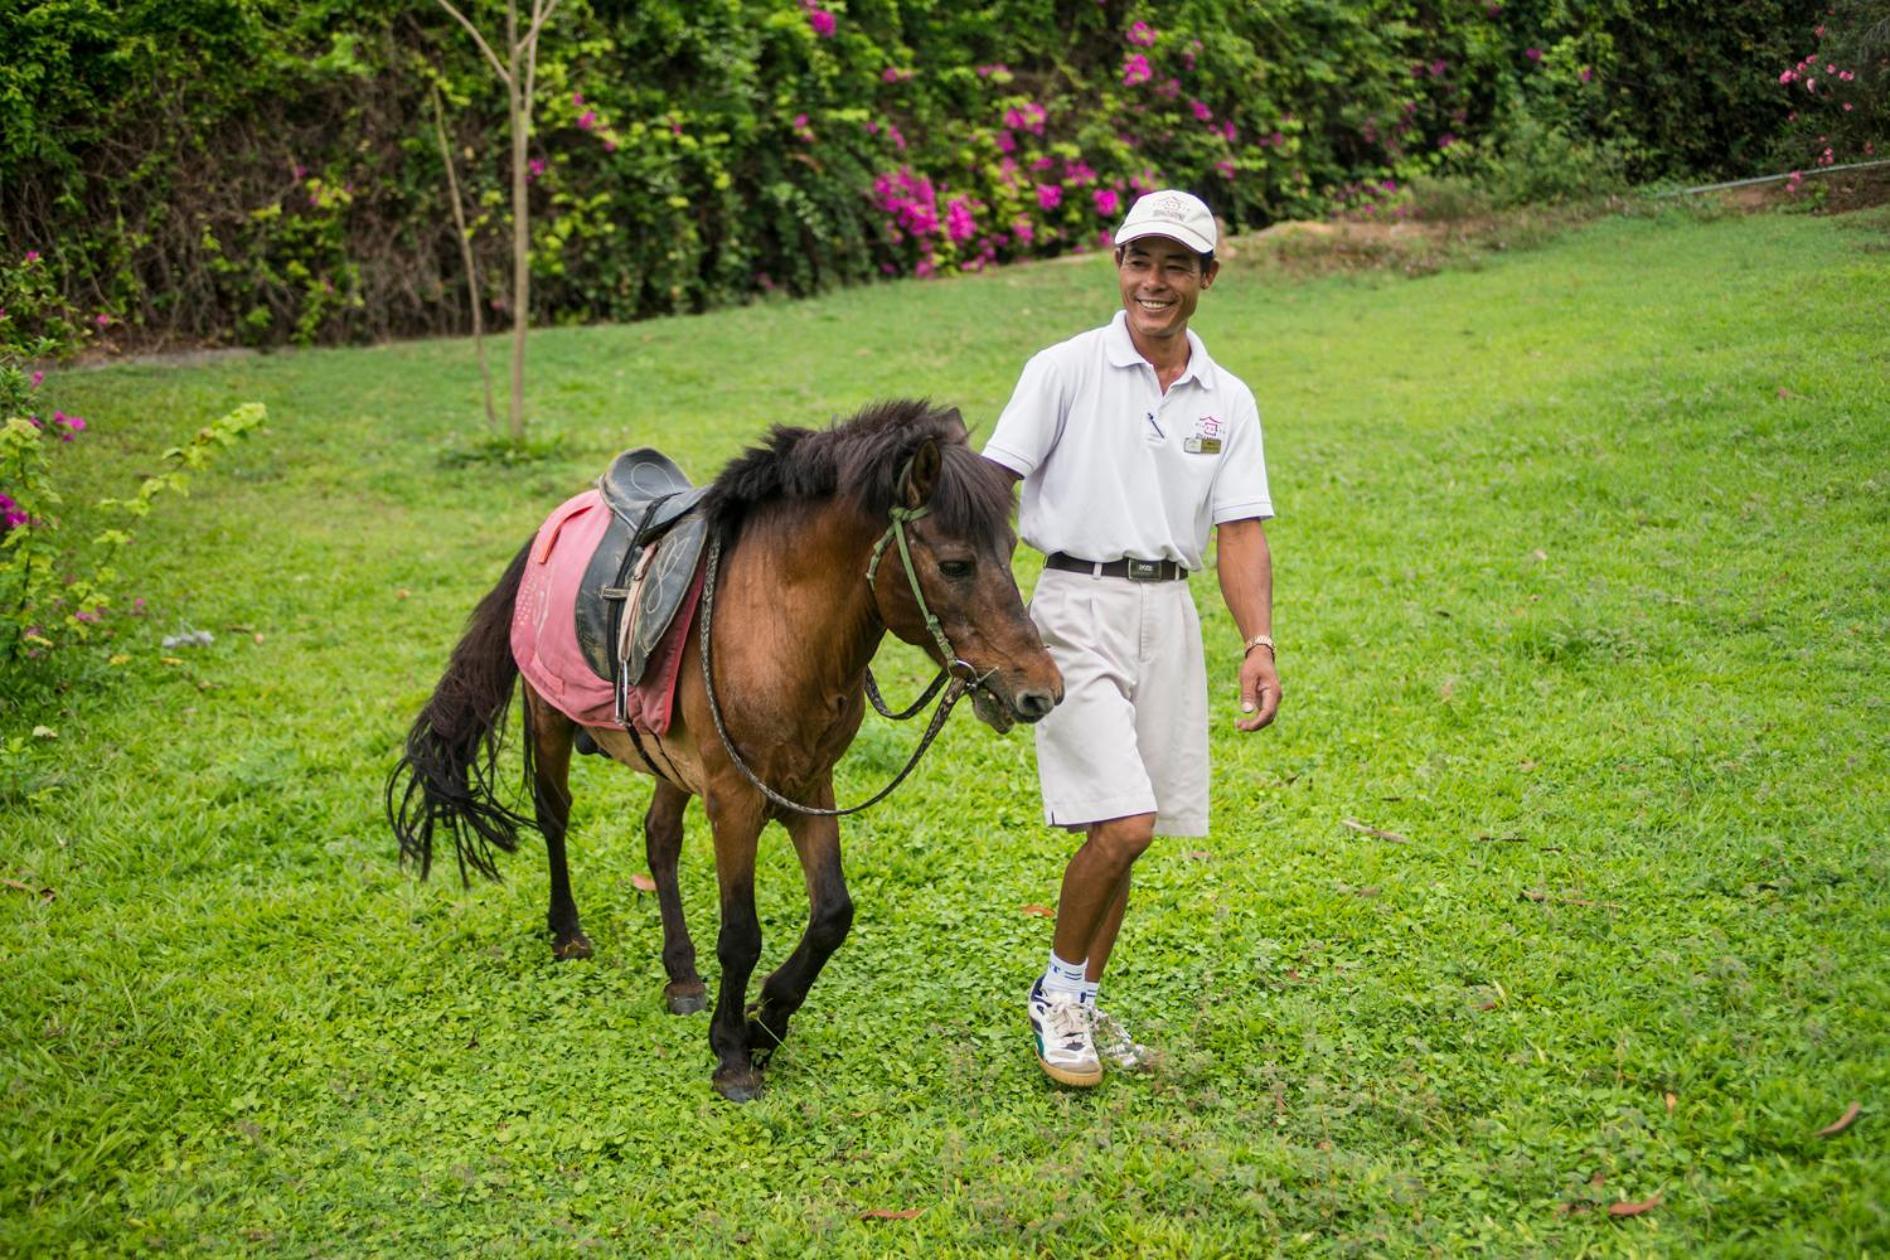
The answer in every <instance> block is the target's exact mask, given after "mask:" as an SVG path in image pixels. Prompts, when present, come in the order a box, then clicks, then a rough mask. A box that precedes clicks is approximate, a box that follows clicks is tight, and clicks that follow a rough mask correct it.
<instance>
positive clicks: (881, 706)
mask: <svg viewBox="0 0 1890 1260" xmlns="http://www.w3.org/2000/svg"><path fill="white" fill-rule="evenodd" d="M911 468H912V465H911V464H910V463H909V462H908V463H907V465H906V467H905V468H904V469H903V470H901V472H900V476H899V483H900V485H901V486H904V485H905V484H907V481H908V476H909V474H910V472H911ZM931 510H932V509H931V508H930V506H925V507H917V508H907V507H894V508H893V509H892V510H891V513H890V515H891V517H892V522H891V523H890V524H889V525H887V527H886V532H885V533H884V534H882V535H880V539H879V541H878V542H877V543H875V544H874V545H873V557H872V559H871V560H870V561H869V562H868V563H867V566H866V584H867V590H868V591H869V592H870V591H871V590H872V589H873V583H874V580H875V579H876V578H877V577H878V574H879V561H880V557H881V555H883V554H884V553H885V550H886V544H887V543H889V542H895V541H896V542H897V543H898V545H899V559H900V560H901V562H903V564H904V566H905V570H906V581H907V583H908V584H909V585H910V586H911V587H912V597H913V598H914V599H915V600H917V601H918V604H919V611H920V612H921V613H922V614H924V616H925V628H926V629H927V630H929V631H931V633H932V641H933V642H934V643H936V644H937V645H938V649H939V651H940V653H942V654H943V656H944V658H945V660H946V661H947V662H949V664H946V665H944V666H942V667H940V669H939V671H938V677H936V678H934V679H933V680H932V682H931V685H930V686H928V687H927V688H926V689H925V693H924V694H923V695H921V696H920V697H919V698H918V700H917V701H915V702H914V703H913V704H912V706H911V707H909V708H906V709H902V710H901V711H899V712H898V713H894V712H893V711H892V710H891V709H889V708H888V707H887V705H886V702H885V701H884V700H883V699H882V698H881V697H880V694H879V684H878V683H877V682H875V681H874V679H873V671H872V670H871V669H870V668H869V669H868V670H867V671H866V694H867V697H868V698H869V699H870V700H871V701H872V702H873V707H874V708H875V709H877V710H878V711H879V712H880V714H881V716H883V717H888V718H891V719H893V720H894V721H896V722H897V721H904V720H905V719H906V718H909V717H912V716H913V715H915V714H917V713H918V712H919V710H920V709H923V708H924V707H925V706H926V705H927V704H928V703H930V702H931V700H932V697H933V696H935V695H937V694H938V691H939V688H940V687H944V686H945V684H946V681H947V680H948V679H949V680H950V682H951V686H950V687H948V688H946V691H945V697H944V699H943V700H941V701H939V706H938V708H937V709H936V710H934V711H933V713H932V720H931V722H930V723H929V724H927V726H926V728H925V734H924V735H923V736H922V737H921V738H920V740H919V746H918V747H917V748H915V749H913V750H912V756H911V757H910V758H909V759H908V760H907V761H906V764H905V767H904V768H903V769H901V770H900V771H899V773H898V774H897V775H895V776H894V777H893V781H892V782H891V783H888V784H887V785H886V786H885V787H883V788H881V789H880V790H879V791H877V792H875V793H874V794H873V795H872V796H870V797H868V798H867V799H866V800H864V801H861V802H860V803H859V804H858V805H849V806H847V807H846V808H844V809H827V808H823V807H820V806H816V805H803V804H801V803H800V802H798V801H794V800H790V799H789V798H787V797H785V796H783V795H781V793H779V792H777V791H775V790H774V789H773V788H771V787H769V786H768V785H767V784H766V783H763V782H762V781H761V778H760V776H759V775H757V774H756V773H755V772H754V771H753V770H751V769H750V768H749V766H748V763H747V762H746V761H743V760H742V755H741V753H740V752H739V751H737V750H736V748H735V741H734V739H733V738H732V737H730V735H729V733H728V727H727V725H726V724H725V723H724V722H723V720H722V706H721V705H720V704H719V703H718V702H717V701H716V698H715V671H714V669H713V668H711V665H710V660H709V653H710V643H711V640H712V635H711V633H710V630H711V627H712V626H713V625H714V622H715V584H716V572H717V570H718V569H719V568H720V567H721V561H722V539H721V537H720V536H719V535H718V536H716V537H714V538H712V539H711V540H710V542H709V567H708V572H707V573H706V574H704V576H703V580H702V653H701V654H702V687H703V690H704V691H705V692H706V693H707V694H708V699H709V716H710V717H711V718H713V719H714V721H715V733H716V734H717V735H719V736H720V737H721V739H722V750H723V751H724V752H726V753H727V754H728V759H729V761H730V762H732V763H733V764H734V766H735V768H736V769H737V770H739V771H741V774H742V777H743V778H744V779H747V780H748V782H749V785H750V786H752V787H753V788H754V789H755V790H756V791H758V792H760V793H761V794H762V795H763V796H765V797H767V798H768V800H770V801H772V802H773V803H774V804H776V805H779V806H780V807H781V808H783V809H791V810H793V811H795V812H796V813H800V814H812V815H817V816H820V817H824V818H838V817H841V816H842V815H846V814H857V813H859V812H860V811H861V810H863V809H868V808H870V807H872V806H874V805H877V804H879V803H880V802H881V801H883V800H885V799H886V798H887V797H888V796H890V795H892V792H893V789H894V788H896V787H898V786H899V785H900V784H901V783H904V782H905V781H906V776H907V775H909V774H911V773H912V771H913V769H914V768H915V767H917V766H918V764H919V759H920V758H921V757H923V756H925V750H926V749H928V748H930V747H931V746H932V741H933V740H934V739H936V738H938V733H939V732H940V731H941V730H943V729H944V727H945V719H946V718H947V717H949V716H951V711H952V706H953V705H955V704H957V703H958V701H959V700H960V699H962V698H963V697H964V695H965V693H966V692H967V691H971V690H973V689H975V688H978V687H982V686H984V685H985V680H986V679H987V678H989V677H990V676H991V671H988V670H987V671H986V672H985V673H983V674H980V673H978V672H977V671H976V670H975V669H974V668H973V667H972V666H971V665H970V664H969V663H968V662H966V661H962V660H960V659H958V654H957V653H956V652H954V651H953V650H952V644H951V640H950V639H948V638H946V637H945V628H944V627H943V626H942V625H940V624H939V620H938V618H937V617H935V616H934V615H933V614H932V610H931V609H930V608H929V607H927V606H926V602H925V592H924V591H923V590H922V589H920V586H919V571H918V569H917V568H916V567H914V565H913V563H912V549H911V547H910V545H909V544H908V543H907V541H906V526H907V525H908V524H910V523H911V522H913V521H916V520H918V519H919V518H920V517H922V516H924V515H925V514H926V513H927V512H930V511H931ZM882 620H883V619H882ZM960 666H962V667H963V669H964V671H965V672H964V673H963V674H960V673H957V672H956V668H955V667H960Z"/></svg>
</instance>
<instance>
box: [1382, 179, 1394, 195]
mask: <svg viewBox="0 0 1890 1260" xmlns="http://www.w3.org/2000/svg"><path fill="white" fill-rule="evenodd" d="M1378 187H1379V188H1380V189H1382V190H1383V191H1385V192H1388V193H1395V192H1397V191H1398V181H1397V180H1395V179H1384V180H1380V181H1379V182H1378Z"/></svg>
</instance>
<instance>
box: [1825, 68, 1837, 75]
mask: <svg viewBox="0 0 1890 1260" xmlns="http://www.w3.org/2000/svg"><path fill="white" fill-rule="evenodd" d="M1824 72H1825V73H1826V74H1836V73H1837V67H1836V66H1826V67H1825V68H1824Z"/></svg>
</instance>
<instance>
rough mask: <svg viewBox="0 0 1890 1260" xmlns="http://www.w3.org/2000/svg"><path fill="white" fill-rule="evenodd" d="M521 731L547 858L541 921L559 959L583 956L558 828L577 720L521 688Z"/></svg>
mask: <svg viewBox="0 0 1890 1260" xmlns="http://www.w3.org/2000/svg"><path fill="white" fill-rule="evenodd" d="M525 715H526V720H527V722H528V723H529V724H530V727H531V729H530V730H529V731H528V732H527V733H526V740H527V743H528V745H529V751H530V754H531V756H530V761H531V777H532V804H533V806H534V807H535V808H536V810H537V812H538V829H539V830H540V831H542V832H544V833H545V856H546V858H547V859H549V861H550V864H551V909H550V910H549V911H548V912H547V913H546V915H545V925H546V926H547V927H548V928H550V929H551V954H552V957H554V958H556V959H558V960H559V961H560V962H563V961H564V960H566V959H568V958H589V957H590V956H591V939H590V937H588V936H586V935H584V930H583V929H582V928H580V927H579V926H578V910H577V902H576V901H574V900H573V899H572V897H571V871H570V868H569V867H568V866H567V865H566V862H565V855H564V834H565V830H566V829H567V828H568V827H569V826H570V823H571V787H570V776H571V744H572V739H573V736H574V735H575V734H576V730H577V723H575V722H573V721H572V720H571V719H570V718H568V717H566V716H565V715H564V714H562V713H560V712H559V711H558V710H557V709H554V708H553V707H552V706H551V705H549V704H547V703H546V702H545V699H544V697H542V696H540V695H539V694H538V693H537V692H535V691H533V690H532V689H531V687H530V685H529V684H528V685H527V686H526V688H525Z"/></svg>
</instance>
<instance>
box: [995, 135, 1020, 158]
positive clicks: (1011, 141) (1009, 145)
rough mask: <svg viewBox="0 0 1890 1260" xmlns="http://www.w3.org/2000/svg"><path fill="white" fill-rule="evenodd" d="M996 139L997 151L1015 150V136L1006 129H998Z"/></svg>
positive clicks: (1007, 151) (1009, 151) (1013, 151)
mask: <svg viewBox="0 0 1890 1260" xmlns="http://www.w3.org/2000/svg"><path fill="white" fill-rule="evenodd" d="M996 139H997V147H998V152H999V153H1015V152H1017V137H1016V136H1013V135H1012V134H1011V133H1010V132H1009V131H1008V130H1001V131H999V132H998V133H997V137H996Z"/></svg>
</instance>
